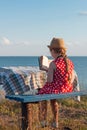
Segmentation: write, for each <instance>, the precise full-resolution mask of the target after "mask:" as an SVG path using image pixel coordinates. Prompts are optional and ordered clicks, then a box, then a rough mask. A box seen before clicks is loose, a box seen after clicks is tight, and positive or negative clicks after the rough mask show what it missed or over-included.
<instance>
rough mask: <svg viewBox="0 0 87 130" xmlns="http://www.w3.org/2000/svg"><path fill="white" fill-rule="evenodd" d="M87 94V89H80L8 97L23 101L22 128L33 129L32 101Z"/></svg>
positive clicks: (25, 129)
mask: <svg viewBox="0 0 87 130" xmlns="http://www.w3.org/2000/svg"><path fill="white" fill-rule="evenodd" d="M83 95H87V91H79V92H72V93H64V94H44V95H7V96H6V98H7V99H10V100H15V101H17V102H21V109H22V117H23V118H22V130H33V128H32V112H31V110H32V103H33V104H34V103H38V102H41V101H44V100H52V99H65V98H71V97H75V96H83Z"/></svg>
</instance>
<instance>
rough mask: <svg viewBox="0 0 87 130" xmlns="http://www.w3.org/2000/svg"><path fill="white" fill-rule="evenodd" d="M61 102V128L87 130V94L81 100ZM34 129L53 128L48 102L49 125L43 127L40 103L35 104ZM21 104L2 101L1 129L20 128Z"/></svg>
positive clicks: (0, 103)
mask: <svg viewBox="0 0 87 130" xmlns="http://www.w3.org/2000/svg"><path fill="white" fill-rule="evenodd" d="M58 103H59V130H64V129H63V128H64V127H69V128H71V129H72V130H87V96H83V97H81V102H77V101H74V100H73V99H64V100H58ZM32 107H33V112H32V114H33V130H53V128H52V127H51V126H50V123H51V121H52V112H51V108H50V102H48V115H47V121H48V123H49V126H48V127H46V128H41V127H39V126H40V122H39V120H38V104H34V105H33V106H32ZM20 128H21V104H20V103H18V102H15V101H9V100H3V101H2V102H0V130H20Z"/></svg>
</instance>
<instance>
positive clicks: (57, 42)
mask: <svg viewBox="0 0 87 130" xmlns="http://www.w3.org/2000/svg"><path fill="white" fill-rule="evenodd" d="M47 47H48V48H49V49H52V48H58V49H59V48H63V49H65V50H66V47H65V44H64V40H63V39H62V38H53V39H52V41H51V43H50V45H48V46H47Z"/></svg>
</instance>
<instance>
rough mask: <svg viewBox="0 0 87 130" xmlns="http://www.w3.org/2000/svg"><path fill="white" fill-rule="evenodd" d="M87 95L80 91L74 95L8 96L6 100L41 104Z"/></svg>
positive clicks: (73, 93) (85, 92)
mask: <svg viewBox="0 0 87 130" xmlns="http://www.w3.org/2000/svg"><path fill="white" fill-rule="evenodd" d="M82 95H87V91H79V92H72V93H63V94H62V93H61V94H43V95H7V96H6V98H7V99H10V100H15V101H18V102H24V103H27V102H39V101H43V100H51V99H63V98H70V97H75V96H82Z"/></svg>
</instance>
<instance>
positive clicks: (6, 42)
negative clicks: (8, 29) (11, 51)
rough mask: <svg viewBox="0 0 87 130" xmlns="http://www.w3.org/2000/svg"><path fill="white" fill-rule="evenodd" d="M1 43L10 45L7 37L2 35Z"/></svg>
mask: <svg viewBox="0 0 87 130" xmlns="http://www.w3.org/2000/svg"><path fill="white" fill-rule="evenodd" d="M1 43H2V44H3V45H10V44H11V41H10V40H9V39H8V38H6V37H2V40H1Z"/></svg>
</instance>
